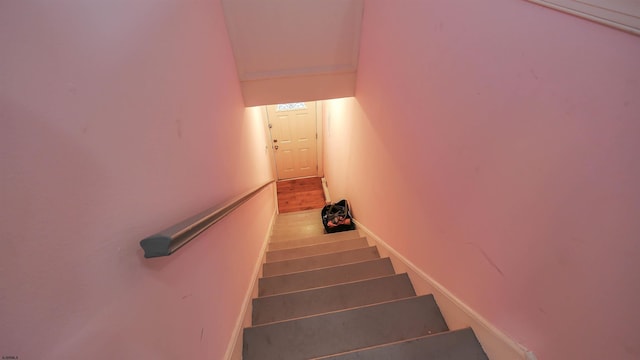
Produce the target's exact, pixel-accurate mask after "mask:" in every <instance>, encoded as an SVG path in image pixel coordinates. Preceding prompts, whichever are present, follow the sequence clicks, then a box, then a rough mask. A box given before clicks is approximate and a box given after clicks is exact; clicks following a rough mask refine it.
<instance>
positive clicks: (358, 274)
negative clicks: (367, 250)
mask: <svg viewBox="0 0 640 360" xmlns="http://www.w3.org/2000/svg"><path fill="white" fill-rule="evenodd" d="M393 274H394V270H393V265H392V264H391V260H389V258H384V259H376V260H369V261H362V262H358V263H353V264H347V265H339V266H332V267H328V268H323V269H316V270H308V271H302V272H298V273H293V274H286V275H278V276H270V277H263V278H260V279H258V296H266V295H275V294H282V293H287V292H292V291H300V290H305V289H312V288H316V287H322V286H329V285H335V284H341V283H345V282H352V281H358V280H364V279H372V278H376V277H380V276H386V275H393Z"/></svg>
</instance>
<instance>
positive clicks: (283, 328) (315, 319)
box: [243, 295, 448, 360]
mask: <svg viewBox="0 0 640 360" xmlns="http://www.w3.org/2000/svg"><path fill="white" fill-rule="evenodd" d="M447 330H448V328H447V325H446V323H445V322H444V319H443V318H442V314H441V313H440V310H439V309H438V306H437V305H436V303H435V301H434V299H433V296H432V295H425V296H415V297H410V298H406V299H401V300H396V301H391V302H387V303H382V304H376V305H369V306H364V307H360V308H356V309H349V310H343V311H338V312H332V313H326V314H322V315H317V316H310V317H305V318H300V319H294V320H288V321H282V322H276V323H271V324H266V325H259V326H254V327H250V328H246V329H244V344H243V359H244V360H253V359H256V360H257V359H260V360H270V359H309V358H313V357H320V356H325V355H331V354H338V353H342V352H346V351H350V350H355V349H361V348H366V347H371V346H375V345H379V344H385V343H389V342H396V341H400V340H407V339H412V338H416V337H420V336H424V335H429V334H435V333H438V332H442V331H447Z"/></svg>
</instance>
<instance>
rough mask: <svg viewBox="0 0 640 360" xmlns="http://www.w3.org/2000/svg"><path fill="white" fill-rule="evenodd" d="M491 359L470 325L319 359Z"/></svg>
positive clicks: (317, 359)
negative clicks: (464, 327)
mask: <svg viewBox="0 0 640 360" xmlns="http://www.w3.org/2000/svg"><path fill="white" fill-rule="evenodd" d="M364 359H366V360H389V359H402V360H424V359H429V360H489V358H488V357H487V355H486V354H485V353H484V350H482V346H480V343H479V342H478V339H477V338H476V336H475V334H474V333H473V330H471V328H466V329H461V330H454V331H447V332H443V333H439V334H435V335H429V336H423V337H420V338H416V339H412V340H407V341H402V342H396V343H392V344H387V345H381V346H376V347H371V348H366V349H362V350H355V351H350V352H347V353H343V354H339V355H331V356H323V357H320V358H316V360H364Z"/></svg>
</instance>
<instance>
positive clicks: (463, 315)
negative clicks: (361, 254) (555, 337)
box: [355, 220, 536, 360]
mask: <svg viewBox="0 0 640 360" xmlns="http://www.w3.org/2000/svg"><path fill="white" fill-rule="evenodd" d="M355 223H356V225H357V229H358V230H359V231H360V233H361V235H363V236H366V237H367V239H368V240H369V242H370V244H371V245H377V246H378V251H379V252H380V255H381V256H385V257H386V256H388V257H389V258H391V262H392V263H393V266H394V268H395V270H396V272H398V273H402V272H406V273H407V274H408V275H409V278H410V279H411V282H412V283H413V286H414V288H415V289H416V293H418V295H425V294H433V296H434V297H435V299H436V302H437V303H438V307H440V311H441V312H442V315H443V316H444V319H445V321H446V322H447V325H448V326H449V328H450V329H451V330H455V329H462V328H466V327H471V328H472V329H473V331H474V333H475V334H476V337H477V338H478V340H479V341H480V344H481V345H482V348H483V349H484V351H485V353H486V354H487V356H488V357H489V359H491V360H514V359H523V360H535V359H536V357H535V355H534V354H533V353H532V352H531V351H529V350H527V349H526V348H525V347H523V346H522V345H520V344H518V343H517V342H515V341H514V340H512V339H511V338H509V337H508V336H507V335H506V334H504V333H503V332H502V331H500V330H498V329H497V328H496V327H494V326H493V325H491V323H489V321H487V319H485V318H484V317H482V316H481V315H480V314H478V313H477V312H475V311H474V310H473V309H471V308H470V307H469V306H467V305H466V304H465V303H464V302H462V300H460V299H459V298H457V297H456V296H455V295H453V294H452V293H451V292H449V290H447V289H446V288H445V287H444V286H442V285H441V284H440V283H438V282H437V281H435V280H434V279H433V278H432V277H430V276H429V275H427V274H426V273H424V272H423V271H422V270H420V269H419V268H418V267H417V266H415V265H414V264H413V263H412V262H411V261H409V260H407V258H405V257H404V256H402V255H401V254H400V253H398V252H397V251H396V250H395V249H393V248H392V247H391V246H389V245H388V244H387V243H386V242H384V241H383V240H382V239H381V238H380V237H379V236H377V235H376V234H374V233H373V232H371V230H369V229H368V228H367V227H366V226H364V225H362V223H360V222H359V221H357V220H355Z"/></svg>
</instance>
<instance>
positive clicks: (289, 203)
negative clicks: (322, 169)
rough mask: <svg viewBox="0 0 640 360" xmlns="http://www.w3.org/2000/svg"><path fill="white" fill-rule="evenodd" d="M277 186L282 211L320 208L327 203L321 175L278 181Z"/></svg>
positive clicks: (279, 208) (279, 205)
mask: <svg viewBox="0 0 640 360" xmlns="http://www.w3.org/2000/svg"><path fill="white" fill-rule="evenodd" d="M277 188H278V210H279V211H280V213H289V212H294V211H301V210H311V209H320V208H322V207H323V206H324V205H325V203H324V192H323V190H322V180H321V179H320V178H319V177H313V178H304V179H294V180H284V181H278V182H277Z"/></svg>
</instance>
